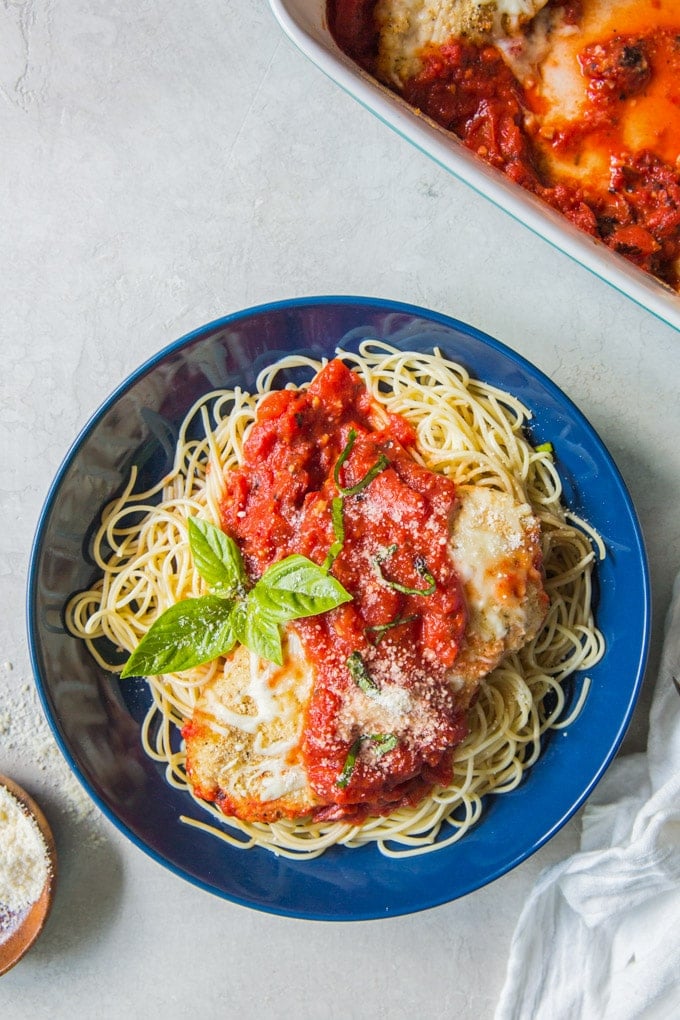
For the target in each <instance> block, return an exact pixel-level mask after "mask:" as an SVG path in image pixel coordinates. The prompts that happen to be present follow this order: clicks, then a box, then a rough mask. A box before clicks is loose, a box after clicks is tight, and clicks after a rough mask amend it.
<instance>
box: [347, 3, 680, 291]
mask: <svg viewBox="0 0 680 1020" xmlns="http://www.w3.org/2000/svg"><path fill="white" fill-rule="evenodd" d="M490 6H491V7H494V5H488V4H486V3H485V2H484V0H479V2H477V0H459V2H458V3H457V2H456V0H377V2H376V0H329V4H328V15H329V25H330V27H331V31H332V32H333V34H334V36H335V39H336V41H337V42H338V45H339V46H340V47H341V48H342V49H343V50H344V51H345V52H346V53H348V55H350V56H352V57H353V59H355V60H356V61H357V63H359V64H361V66H363V67H364V68H365V69H366V70H368V71H369V72H370V73H371V74H373V75H374V76H375V77H377V78H379V79H380V80H381V81H383V82H384V83H385V84H386V85H388V86H389V87H390V88H392V89H393V90H395V91H397V92H399V93H400V94H401V95H402V96H403V97H404V98H405V99H406V100H407V101H408V102H409V103H410V104H411V105H412V106H413V107H414V108H416V109H418V110H419V111H421V112H423V113H425V114H426V115H428V116H430V117H431V118H432V119H433V120H435V121H436V122H437V123H439V124H440V125H442V126H443V127H445V128H447V129H448V130H450V131H452V132H454V133H455V134H456V135H457V136H458V137H459V138H461V139H462V141H463V142H464V143H465V144H466V145H467V146H468V147H469V148H471V149H472V150H473V151H475V152H476V153H477V154H478V155H479V156H480V157H481V158H482V159H484V160H485V161H486V162H488V163H490V164H491V165H493V166H495V167H497V168H498V169H499V170H500V171H502V172H503V173H505V174H506V175H507V176H508V177H510V178H511V179H512V180H514V181H516V182H517V183H518V184H520V185H521V186H522V187H524V188H526V189H527V190H528V191H531V192H532V193H533V194H535V195H537V196H539V197H540V198H541V199H543V200H544V201H545V202H547V203H548V204H549V205H551V206H552V207H553V208H555V209H557V210H559V211H560V212H561V213H562V214H563V215H564V216H565V217H567V218H568V219H569V220H570V221H571V222H573V223H575V224H576V225H577V226H578V227H580V228H581V229H582V230H585V231H586V232H587V233H589V234H591V235H592V236H594V237H597V238H599V239H601V240H602V241H604V242H605V243H606V244H607V245H608V246H609V247H610V248H612V249H614V250H615V251H617V252H619V253H620V254H621V255H623V256H625V257H626V258H628V259H629V260H630V261H632V262H634V263H635V264H636V265H638V266H640V268H642V269H644V270H646V271H648V272H650V273H652V274H654V275H655V276H657V277H659V278H660V279H661V280H663V281H665V282H666V283H667V284H669V285H670V286H671V287H673V288H674V289H675V290H680V4H678V3H677V2H675V0H549V2H548V3H546V4H545V5H542V4H541V3H540V2H537V3H534V4H533V5H532V4H524V5H520V7H519V8H518V5H517V4H516V3H514V4H513V5H512V6H513V12H514V14H515V15H517V16H513V17H510V13H512V12H510V13H508V17H507V18H505V19H504V18H500V19H499V18H498V17H497V16H496V17H494V18H491V17H489V18H488V19H487V20H485V19H484V17H483V14H484V11H485V10H486V9H487V8H488V7H490ZM501 6H502V5H501ZM516 8H517V10H515V9H516ZM520 8H521V10H522V11H523V12H524V14H523V16H520V15H518V14H517V11H518V10H520ZM538 8H541V9H540V11H538V13H535V12H536V11H537V10H538ZM458 9H460V12H459V13H456V12H457V11H458ZM495 9H496V11H497V10H498V8H497V7H496V8H495ZM475 12H477V13H475ZM532 14H535V16H533V17H532V16H531V15H532ZM447 19H448V20H447ZM454 23H455V24H456V25H457V26H458V27H457V29H456V31H457V33H458V34H454V35H451V36H449V37H445V33H446V26H447V25H452V24H454ZM442 26H445V27H444V29H443V28H442Z"/></svg>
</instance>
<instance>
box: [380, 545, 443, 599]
mask: <svg viewBox="0 0 680 1020" xmlns="http://www.w3.org/2000/svg"><path fill="white" fill-rule="evenodd" d="M397 548H398V547H397V546H396V545H389V546H388V547H387V549H384V550H383V551H382V552H379V553H378V555H377V556H375V557H374V559H373V565H374V567H375V571H376V573H377V575H378V577H379V578H380V580H381V581H382V583H383V584H385V585H387V587H388V588H393V589H394V591H399V592H401V593H402V595H434V593H435V591H436V590H437V582H436V581H435V579H434V577H433V576H432V574H431V573H430V571H429V570H428V569H427V564H426V562H425V560H424V558H423V557H422V556H416V558H415V559H414V561H413V566H414V567H415V569H416V572H417V573H418V574H419V575H420V577H422V579H423V580H424V581H426V582H427V587H426V588H409V587H408V585H405V584H400V583H399V582H398V581H390V579H389V578H388V577H385V575H384V574H383V572H382V570H381V564H382V563H384V562H385V560H388V559H389V558H390V556H393V555H394V553H395V552H396V551H397Z"/></svg>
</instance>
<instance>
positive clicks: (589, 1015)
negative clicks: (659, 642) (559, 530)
mask: <svg viewBox="0 0 680 1020" xmlns="http://www.w3.org/2000/svg"><path fill="white" fill-rule="evenodd" d="M672 677H677V678H678V680H680V575H679V576H678V578H676V582H675V587H674V590H673V600H672V603H671V607H670V610H669V613H668V617H667V620H666V636H665V642H664V649H663V656H662V661H661V668H660V672H659V676H658V679H657V683H656V689H655V692H654V698H653V702H652V707H651V712H650V719H649V737H648V743H647V753H646V754H630V755H624V756H622V757H621V758H618V759H616V760H615V761H614V763H613V764H612V765H611V767H610V768H609V770H608V771H607V773H606V775H605V776H604V778H603V779H602V781H601V782H600V784H599V785H598V787H597V788H596V790H595V792H594V793H593V794H592V796H591V797H590V799H589V801H588V803H587V805H586V808H585V810H584V814H583V832H582V836H581V850H580V851H579V852H578V853H576V854H574V855H573V856H572V857H570V858H568V859H567V860H566V861H563V862H561V863H560V864H557V865H555V866H554V867H552V868H550V869H548V870H547V871H545V872H544V873H543V874H542V875H541V876H540V877H539V879H538V882H537V884H536V886H535V888H534V889H533V890H532V893H531V895H530V896H529V899H528V900H527V903H526V905H525V907H524V909H523V910H522V913H521V915H520V918H519V922H518V924H517V928H516V930H515V934H514V936H513V940H512V944H511V947H510V959H509V962H508V969H507V974H506V979H505V985H504V987H503V990H502V993H501V998H500V1002H499V1004H498V1007H497V1010H496V1014H495V1020H640V1018H645V1020H647V1018H655V1020H656V1018H662V1020H665V1018H668V1020H671V1018H672V1020H676V1018H680V697H679V696H678V692H677V691H676V689H675V687H674V685H673V681H672Z"/></svg>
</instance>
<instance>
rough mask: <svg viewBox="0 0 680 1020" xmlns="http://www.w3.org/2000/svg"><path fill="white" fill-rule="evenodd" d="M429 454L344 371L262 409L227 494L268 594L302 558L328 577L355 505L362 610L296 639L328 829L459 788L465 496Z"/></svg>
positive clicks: (351, 556) (310, 771) (339, 566)
mask: <svg viewBox="0 0 680 1020" xmlns="http://www.w3.org/2000/svg"><path fill="white" fill-rule="evenodd" d="M414 444H415V435H414V432H413V429H412V428H411V426H410V425H409V423H408V422H407V421H406V420H405V419H404V418H402V417H400V416H398V415H393V414H388V413H387V412H385V411H384V409H382V408H379V409H378V408H377V405H376V404H375V402H374V401H373V400H372V398H371V397H370V395H369V393H368V392H367V390H366V388H365V386H364V385H363V383H362V381H361V380H360V379H359V377H358V376H357V375H356V374H355V373H354V372H352V371H350V370H349V369H348V368H347V367H346V366H345V365H344V364H343V363H342V362H341V361H339V360H334V361H331V362H330V363H329V364H328V365H327V366H326V367H325V368H323V369H322V370H321V372H320V373H319V374H318V375H317V376H316V377H315V378H314V380H313V381H312V383H311V384H310V386H309V388H308V389H307V390H304V391H299V390H279V391H277V392H273V393H272V394H271V395H270V396H268V397H266V398H265V399H264V400H263V402H262V403H261V404H260V408H259V411H258V417H257V421H256V423H255V424H254V426H253V428H252V430H251V432H250V434H249V436H248V440H247V442H246V444H245V450H244V454H245V460H244V464H243V466H242V467H241V468H239V469H238V470H236V471H233V472H230V473H229V474H228V476H227V479H226V482H227V492H226V496H225V498H224V501H223V505H222V525H223V527H224V529H225V531H227V532H228V533H229V534H231V535H232V536H233V537H234V538H235V539H236V541H237V542H238V543H239V546H240V548H241V550H242V553H243V556H244V560H245V563H246V566H247V569H248V571H249V573H250V576H251V577H252V578H253V579H255V578H257V577H259V576H260V575H261V574H262V573H263V571H264V570H265V569H266V568H267V567H268V566H269V565H270V564H271V563H273V562H275V561H278V560H280V559H282V558H283V557H284V556H287V555H289V554H291V553H300V554H302V555H304V556H307V557H309V558H310V559H312V560H313V561H314V562H315V563H317V564H319V565H321V564H323V563H324V561H325V559H326V557H327V554H328V553H329V549H330V548H331V546H332V545H333V543H334V542H335V541H337V537H338V534H337V505H338V504H337V501H338V500H339V499H341V501H342V502H341V506H342V522H343V530H344V536H343V540H342V542H341V549H340V552H339V553H338V554H337V556H336V558H335V559H334V560H333V562H332V565H331V566H330V570H331V572H332V573H333V575H334V576H335V577H336V578H337V579H338V580H339V581H340V582H341V583H342V584H343V585H344V586H345V588H346V589H347V591H348V592H349V593H350V594H351V595H352V596H353V599H352V601H351V602H348V603H345V604H344V605H342V606H340V607H338V608H337V609H334V610H332V611H331V612H328V613H325V614H323V615H321V616H316V617H310V618H307V619H303V620H299V621H296V622H295V623H294V624H293V626H294V627H295V628H296V630H297V632H298V634H299V636H300V638H301V640H302V643H303V646H304V648H305V651H306V654H307V656H308V657H309V659H310V660H311V661H312V662H313V664H314V676H315V679H314V684H313V691H312V696H311V700H310V703H309V707H308V710H307V715H306V719H305V723H304V735H303V758H304V762H305V767H306V771H307V775H308V779H309V782H310V785H311V786H312V788H313V789H314V791H315V792H316V793H317V795H318V796H319V798H320V800H321V802H322V803H323V805H324V807H322V808H321V809H320V810H319V811H318V812H317V818H325V819H329V818H335V817H353V818H359V817H363V816H365V815H366V814H368V813H376V812H378V813H380V812H385V811H389V810H390V809H392V808H393V807H395V806H396V805H399V804H407V803H415V802H417V801H418V800H420V799H421V798H422V796H423V795H424V794H425V793H426V792H427V791H428V790H429V789H430V788H431V786H432V784H433V783H435V782H446V781H448V780H449V779H450V777H451V768H452V751H453V748H454V747H455V746H456V745H457V744H458V743H459V742H460V741H461V740H462V739H463V737H464V736H465V734H466V732H467V726H466V722H465V717H464V713H463V712H462V711H461V709H460V706H459V705H457V703H456V697H455V694H454V693H453V691H452V689H451V685H450V684H449V683H448V681H447V670H448V669H449V668H450V666H451V665H452V664H453V662H454V660H455V659H456V656H457V654H458V650H459V648H460V644H461V640H462V637H463V633H464V630H465V625H466V611H465V604H464V600H463V596H462V590H461V586H460V583H459V580H458V577H457V575H456V573H455V570H454V567H453V565H452V562H451V559H450V555H449V551H448V541H449V526H450V518H451V514H452V510H453V507H454V503H455V499H456V493H455V487H454V484H453V482H451V481H450V480H449V479H447V478H445V477H444V476H442V475H439V474H435V473H434V472H432V471H430V470H428V469H426V468H424V467H422V466H421V465H420V464H418V463H417V462H416V460H415V459H414V458H413V456H412V453H411V451H412V450H413V447H414ZM342 490H344V491H345V494H344V495H342ZM347 490H350V491H349V492H347ZM334 500H335V501H336V525H335V526H334V522H333V501H334Z"/></svg>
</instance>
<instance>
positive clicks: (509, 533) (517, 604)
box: [451, 486, 548, 702]
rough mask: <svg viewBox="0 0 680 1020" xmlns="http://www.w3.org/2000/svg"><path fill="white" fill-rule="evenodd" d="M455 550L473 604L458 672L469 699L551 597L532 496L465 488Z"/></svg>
mask: <svg viewBox="0 0 680 1020" xmlns="http://www.w3.org/2000/svg"><path fill="white" fill-rule="evenodd" d="M459 495H460V503H459V508H458V512H457V514H456V518H455V520H454V523H453V527H452V532H451V551H452V556H453V561H454V563H455V565H456V570H457V571H458V576H459V577H460V578H461V580H462V582H463V587H464V590H465V598H466V601H467V606H468V614H469V617H468V625H467V630H466V641H465V646H464V647H463V649H462V651H461V653H460V655H459V656H458V658H457V659H456V662H455V665H454V667H453V670H452V673H451V680H452V682H453V683H454V684H456V685H457V686H458V687H460V689H461V691H465V693H466V696H467V697H466V700H467V701H468V702H469V700H470V698H471V697H472V695H473V694H474V691H475V690H476V689H477V685H478V683H479V680H480V679H481V678H482V677H484V676H486V675H487V674H488V673H490V672H491V670H493V669H495V668H496V666H498V664H499V663H500V662H501V660H502V659H503V656H504V655H506V654H507V653H508V652H513V651H517V650H518V649H520V648H522V647H523V645H525V644H526V643H527V642H528V641H531V640H532V639H533V638H534V637H535V636H536V634H537V633H538V631H539V629H540V627H541V624H542V623H543V620H544V619H545V614H546V611H547V604H548V597H547V595H546V593H545V590H544V588H543V579H542V575H541V529H540V524H539V522H538V520H537V518H536V517H535V516H534V514H533V513H532V510H531V507H530V506H529V505H528V504H527V503H518V502H517V501H516V500H514V499H513V498H512V496H510V495H509V494H508V493H505V492H496V491H495V490H492V489H485V488H483V487H482V486H477V487H470V488H461V489H460V490H459Z"/></svg>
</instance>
